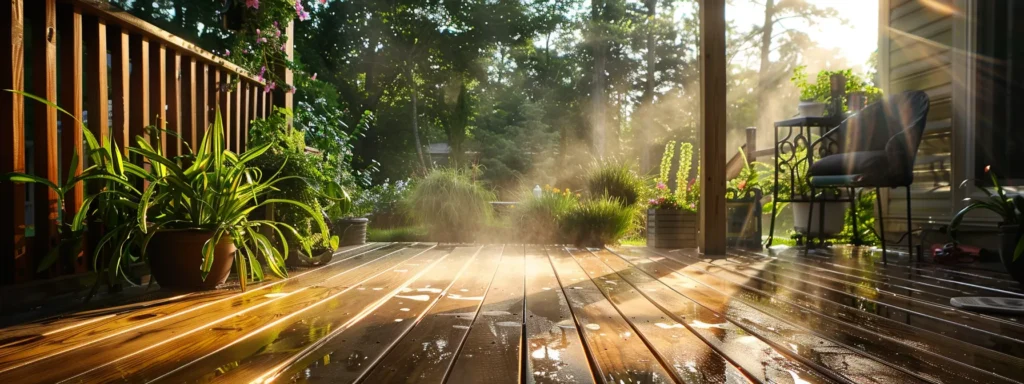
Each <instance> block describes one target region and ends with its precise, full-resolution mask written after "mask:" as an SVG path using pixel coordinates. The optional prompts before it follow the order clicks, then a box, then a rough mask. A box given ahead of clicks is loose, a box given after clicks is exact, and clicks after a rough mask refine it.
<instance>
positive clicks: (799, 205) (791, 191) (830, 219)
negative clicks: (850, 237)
mask: <svg viewBox="0 0 1024 384" xmlns="http://www.w3.org/2000/svg"><path fill="white" fill-rule="evenodd" d="M793 156H794V157H793V158H794V159H804V158H806V156H807V148H804V147H797V149H796V153H795V154H794V155H793ZM774 188H778V191H779V193H778V195H779V196H786V197H789V196H792V197H793V199H794V200H800V199H803V200H804V201H794V202H792V203H790V204H792V213H793V230H794V231H796V232H797V233H800V234H803V235H804V236H814V237H827V236H833V235H836V234H838V233H841V232H842V231H843V226H844V220H845V217H846V207H847V206H848V205H849V204H848V203H844V202H838V201H827V198H823V199H822V200H823V201H819V202H816V203H815V206H814V217H812V218H811V221H810V223H808V222H807V214H808V213H809V212H808V210H809V209H811V203H810V199H809V196H810V194H811V186H810V185H808V184H807V162H806V161H802V162H799V163H798V164H797V165H796V166H795V167H793V175H791V176H788V175H779V183H778V185H775V186H774ZM816 192H819V193H821V195H823V196H826V197H827V196H829V195H830V194H834V193H836V192H835V191H832V190H825V191H816ZM832 196H834V195H832ZM785 207H786V203H778V205H777V208H778V210H779V211H781V210H782V209H783V208H785ZM823 207H824V211H825V220H824V221H825V225H824V228H822V225H821V212H822V208H823Z"/></svg>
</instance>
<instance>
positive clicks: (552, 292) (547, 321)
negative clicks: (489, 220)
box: [524, 246, 594, 383]
mask: <svg viewBox="0 0 1024 384" xmlns="http://www.w3.org/2000/svg"><path fill="white" fill-rule="evenodd" d="M526 341H527V348H528V350H527V351H526V369H525V371H526V377H525V378H524V381H525V382H527V383H585V382H589V383H593V382H594V375H593V373H591V371H590V361H589V360H588V359H587V352H586V351H585V350H584V349H583V340H582V339H581V338H580V333H579V329H577V328H576V322H575V321H573V318H572V310H571V309H570V308H569V301H568V300H566V298H565V294H564V293H563V292H562V290H561V289H559V285H558V279H557V278H556V277H555V271H554V269H552V268H551V262H550V261H549V260H548V255H547V252H545V251H544V250H543V249H541V248H540V247H537V246H527V248H526Z"/></svg>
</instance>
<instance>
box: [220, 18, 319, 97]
mask: <svg viewBox="0 0 1024 384" xmlns="http://www.w3.org/2000/svg"><path fill="white" fill-rule="evenodd" d="M229 1H232V7H236V8H235V9H234V11H233V12H229V16H228V17H240V18H241V19H242V20H241V23H236V24H235V25H239V28H238V30H236V31H235V32H234V36H235V42H234V44H233V45H232V48H231V49H227V50H225V52H224V55H225V56H226V57H227V58H228V59H229V60H231V61H232V62H233V63H235V64H238V65H240V66H242V67H244V68H246V69H247V70H248V71H249V72H250V73H253V74H256V78H257V79H258V80H259V81H262V82H264V84H265V85H264V87H263V91H264V92H270V91H273V90H275V89H282V90H284V91H285V92H291V93H294V92H295V85H294V84H288V83H286V82H285V81H284V79H282V78H280V76H279V75H278V73H279V72H278V71H276V70H275V68H288V69H291V70H297V69H298V68H297V67H296V64H295V63H294V62H293V61H292V60H289V59H288V56H287V54H286V50H287V43H288V34H287V30H286V28H287V25H288V24H289V23H291V22H292V21H293V20H295V19H298V20H297V21H298V22H303V21H306V20H309V19H310V14H309V11H308V9H309V8H308V7H315V6H316V5H315V4H312V3H313V2H314V1H315V2H319V3H320V5H324V4H327V0H229Z"/></svg>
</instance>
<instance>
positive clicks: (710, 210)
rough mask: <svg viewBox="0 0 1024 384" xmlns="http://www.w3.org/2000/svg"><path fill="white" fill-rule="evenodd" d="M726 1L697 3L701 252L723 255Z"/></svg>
mask: <svg viewBox="0 0 1024 384" xmlns="http://www.w3.org/2000/svg"><path fill="white" fill-rule="evenodd" d="M725 41H726V40H725V0H702V1H701V4H700V77H701V81H700V93H701V95H700V102H701V127H702V129H703V130H702V132H701V150H700V167H701V168H702V169H701V170H700V177H701V179H702V180H701V183H700V187H701V191H700V237H699V239H700V242H699V245H700V249H701V252H702V253H704V254H709V255H724V254H725V244H726V242H725V235H726V234H725V129H726V128H725V118H726V116H725V108H726V105H727V104H726V98H725V93H726V86H725V82H726V68H725V67H726V62H725Z"/></svg>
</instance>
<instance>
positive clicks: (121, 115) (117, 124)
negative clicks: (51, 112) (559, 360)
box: [89, 27, 133, 151]
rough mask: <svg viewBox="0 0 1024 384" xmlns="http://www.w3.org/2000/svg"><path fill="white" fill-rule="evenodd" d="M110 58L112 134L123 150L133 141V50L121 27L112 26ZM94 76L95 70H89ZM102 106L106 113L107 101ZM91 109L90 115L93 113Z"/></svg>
mask: <svg viewBox="0 0 1024 384" xmlns="http://www.w3.org/2000/svg"><path fill="white" fill-rule="evenodd" d="M109 31H110V35H109V37H110V39H109V40H110V59H111V60H112V63H111V68H110V85H111V88H112V91H111V95H110V99H111V103H112V105H113V108H111V115H112V116H113V124H114V126H113V128H112V131H113V132H111V134H112V135H114V143H115V144H117V146H118V148H120V150H121V151H127V148H128V146H129V145H130V143H131V142H132V130H131V126H132V119H131V118H132V117H133V116H131V110H132V108H131V106H130V105H129V104H130V103H131V102H130V101H129V100H130V99H131V97H130V96H129V95H130V94H131V79H130V72H131V70H130V68H131V66H130V64H131V63H130V62H131V54H130V52H129V51H131V48H130V44H131V43H130V41H129V38H128V33H127V32H125V31H124V30H123V29H121V28H117V27H113V28H110V30H109ZM89 75H90V76H92V75H93V72H89ZM97 107H99V108H102V109H101V110H102V111H103V112H101V113H104V114H105V113H106V110H107V108H106V103H104V105H97ZM91 112H92V111H91V110H90V116H91V115H92V113H91Z"/></svg>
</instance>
